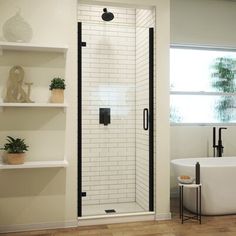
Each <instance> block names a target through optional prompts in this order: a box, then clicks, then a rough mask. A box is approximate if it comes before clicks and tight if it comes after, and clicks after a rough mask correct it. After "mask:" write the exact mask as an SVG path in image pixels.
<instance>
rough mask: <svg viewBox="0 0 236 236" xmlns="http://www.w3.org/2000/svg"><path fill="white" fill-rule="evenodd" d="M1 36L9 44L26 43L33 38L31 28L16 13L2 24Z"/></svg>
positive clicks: (18, 13)
mask: <svg viewBox="0 0 236 236" xmlns="http://www.w3.org/2000/svg"><path fill="white" fill-rule="evenodd" d="M2 30H3V36H4V38H5V39H6V40H7V41H9V42H18V43H28V42H30V41H31V39H32V36H33V30H32V28H31V26H30V25H29V24H28V23H27V22H26V21H25V20H24V18H23V17H22V16H21V15H20V11H18V12H17V13H16V14H15V15H14V16H12V17H11V18H9V19H8V20H7V21H6V22H5V23H4V24H3V28H2Z"/></svg>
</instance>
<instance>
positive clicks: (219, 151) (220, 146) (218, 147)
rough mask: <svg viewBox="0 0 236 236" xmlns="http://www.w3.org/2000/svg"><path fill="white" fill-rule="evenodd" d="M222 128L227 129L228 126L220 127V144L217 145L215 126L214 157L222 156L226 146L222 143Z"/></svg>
mask: <svg viewBox="0 0 236 236" xmlns="http://www.w3.org/2000/svg"><path fill="white" fill-rule="evenodd" d="M222 129H227V128H226V127H220V128H219V135H218V144H217V145H216V127H213V150H214V157H215V156H217V157H222V154H223V150H224V146H223V143H222V138H221V136H222V135H221V131H222ZM215 149H216V155H215Z"/></svg>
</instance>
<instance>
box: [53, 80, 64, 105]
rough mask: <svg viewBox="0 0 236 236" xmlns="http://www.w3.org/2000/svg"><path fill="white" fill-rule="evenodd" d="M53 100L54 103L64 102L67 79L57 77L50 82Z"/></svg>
mask: <svg viewBox="0 0 236 236" xmlns="http://www.w3.org/2000/svg"><path fill="white" fill-rule="evenodd" d="M49 87H50V90H52V93H51V102H52V103H63V102H64V90H65V87H66V85H65V80H64V79H61V78H60V77H55V78H53V80H51V84H50V86H49Z"/></svg>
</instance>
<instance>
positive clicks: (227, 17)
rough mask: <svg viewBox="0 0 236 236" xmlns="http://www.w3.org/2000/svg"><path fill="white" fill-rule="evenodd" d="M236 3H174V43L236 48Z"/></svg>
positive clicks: (178, 0)
mask: <svg viewBox="0 0 236 236" xmlns="http://www.w3.org/2000/svg"><path fill="white" fill-rule="evenodd" d="M235 12H236V2H235V1H231V0H197V1H196V0H171V18H170V19H171V31H170V32H171V43H181V44H203V45H217V46H219V45H221V46H234V47H235V46H236V33H235V27H234V23H233V22H235V18H236V15H235Z"/></svg>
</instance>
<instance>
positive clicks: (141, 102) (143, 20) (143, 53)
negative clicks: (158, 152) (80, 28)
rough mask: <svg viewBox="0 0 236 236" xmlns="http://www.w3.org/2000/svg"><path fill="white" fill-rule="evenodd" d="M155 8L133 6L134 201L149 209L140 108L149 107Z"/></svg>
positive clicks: (145, 140) (146, 133) (146, 142)
mask: <svg viewBox="0 0 236 236" xmlns="http://www.w3.org/2000/svg"><path fill="white" fill-rule="evenodd" d="M154 25H155V12H154V11H153V10H151V9H136V145H135V147H136V168H135V169H136V181H135V182H136V191H135V192H136V202H137V203H138V204H139V205H140V206H141V207H142V208H143V209H145V210H146V211H148V210H149V131H148V130H144V129H143V109H144V108H149V27H154Z"/></svg>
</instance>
